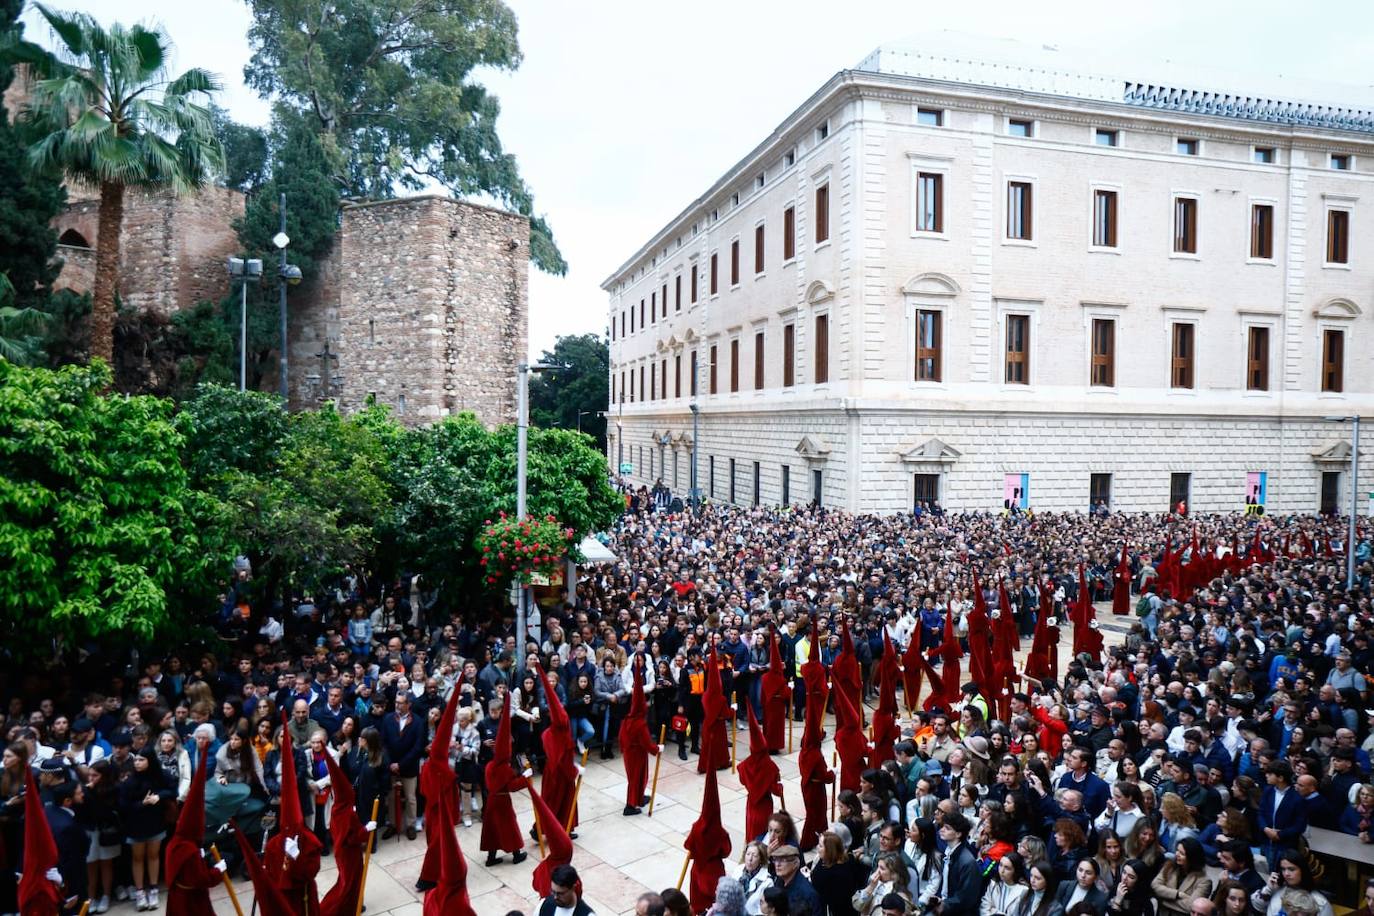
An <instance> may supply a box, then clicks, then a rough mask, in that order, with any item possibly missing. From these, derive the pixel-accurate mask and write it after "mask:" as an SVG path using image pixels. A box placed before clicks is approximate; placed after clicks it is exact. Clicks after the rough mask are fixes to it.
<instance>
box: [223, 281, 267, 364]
mask: <svg viewBox="0 0 1374 916" xmlns="http://www.w3.org/2000/svg"><path fill="white" fill-rule="evenodd" d="M228 267H229V282H230V284H231V285H232V284H233V283H234V281H236V280H237V281H238V283H239V287H240V289H241V292H242V294H241V296H240V298H239V391H247V390H248V284H249V283H257V282H258V281H259V280H261V279H262V261H260V260H258V259H257V258H248V259H244V258H230V259H229V264H228Z"/></svg>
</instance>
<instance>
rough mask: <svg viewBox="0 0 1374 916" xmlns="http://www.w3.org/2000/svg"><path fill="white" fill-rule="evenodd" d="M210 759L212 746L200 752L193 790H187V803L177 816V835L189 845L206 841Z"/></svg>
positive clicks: (192, 783)
mask: <svg viewBox="0 0 1374 916" xmlns="http://www.w3.org/2000/svg"><path fill="white" fill-rule="evenodd" d="M209 757H210V746H209V745H206V746H205V747H204V748H202V749H201V751H200V760H198V761H197V762H196V771H195V772H194V773H192V774H191V788H190V789H188V790H186V801H184V802H182V803H181V813H180V814H178V815H177V827H176V835H177V836H179V837H181V838H182V839H183V840H186V841H187V842H188V843H195V844H196V845H197V846H199V845H200V841H201V840H203V839H205V778H206V770H207V769H208V766H207V762H208V760H209Z"/></svg>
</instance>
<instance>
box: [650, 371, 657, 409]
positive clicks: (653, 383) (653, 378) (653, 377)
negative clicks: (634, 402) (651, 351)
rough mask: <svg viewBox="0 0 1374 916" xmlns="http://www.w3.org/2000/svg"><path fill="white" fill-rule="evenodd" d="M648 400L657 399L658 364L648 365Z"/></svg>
mask: <svg viewBox="0 0 1374 916" xmlns="http://www.w3.org/2000/svg"><path fill="white" fill-rule="evenodd" d="M649 400H651V401H657V400H658V366H656V365H650V366H649Z"/></svg>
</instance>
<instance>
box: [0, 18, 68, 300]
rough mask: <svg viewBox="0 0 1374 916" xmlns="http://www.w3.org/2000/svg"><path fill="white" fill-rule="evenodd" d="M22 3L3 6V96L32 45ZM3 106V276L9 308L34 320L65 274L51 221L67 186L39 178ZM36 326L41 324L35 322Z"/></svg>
mask: <svg viewBox="0 0 1374 916" xmlns="http://www.w3.org/2000/svg"><path fill="white" fill-rule="evenodd" d="M22 7H23V3H22V0H0V94H3V93H4V91H5V90H6V89H7V88H8V87H9V85H10V83H11V82H12V81H13V79H14V69H13V67H11V66H10V64H9V61H10V60H12V59H15V58H17V57H21V56H23V55H22V54H21V53H20V52H21V51H22V50H23V49H24V48H26V47H30V48H31V47H32V46H29V45H27V43H26V42H25V41H24V26H23V24H22V23H20V22H19V21H18V19H19V12H20V9H21V8H22ZM13 114H16V113H15V112H10V111H7V110H6V109H5V106H4V104H3V102H0V274H5V275H7V276H8V277H9V278H10V282H11V283H12V284H13V286H14V297H13V299H12V301H11V303H10V306H11V307H13V308H16V309H18V310H20V311H27V312H29V314H31V315H33V314H34V311H31V310H43V309H44V307H45V306H46V304H47V300H48V296H49V294H50V293H51V292H52V283H53V281H54V280H55V279H57V275H58V273H59V272H60V271H61V269H62V262H61V261H60V260H59V259H58V257H57V231H56V230H55V229H53V228H52V225H51V223H52V220H53V218H54V217H56V216H57V215H58V214H59V213H61V212H62V208H63V206H64V204H65V203H66V200H67V193H66V191H65V190H63V188H62V183H61V182H60V181H58V180H57V179H55V178H54V177H53V176H51V175H44V174H40V173H38V172H36V171H35V170H34V169H33V168H32V167H31V166H30V164H29V160H28V140H29V138H28V137H27V136H25V130H24V127H23V126H22V125H18V124H15V123H14V122H13V121H12V120H11V115H13ZM34 320H36V319H34Z"/></svg>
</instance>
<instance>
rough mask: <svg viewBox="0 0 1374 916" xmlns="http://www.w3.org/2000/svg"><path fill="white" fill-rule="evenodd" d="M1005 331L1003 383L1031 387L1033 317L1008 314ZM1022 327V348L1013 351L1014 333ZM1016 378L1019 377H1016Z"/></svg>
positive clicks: (1013, 313) (1022, 314)
mask: <svg viewBox="0 0 1374 916" xmlns="http://www.w3.org/2000/svg"><path fill="white" fill-rule="evenodd" d="M1004 324H1005V325H1006V327H1005V328H1004V330H1003V335H1002V336H1003V366H1002V382H1003V384H1006V385H1029V384H1030V378H1031V375H1030V373H1031V358H1030V357H1031V316H1030V315H1027V314H1024V313H1015V312H1012V313H1008V314H1007V315H1006V316H1005V322H1004ZM1018 326H1019V327H1020V328H1021V331H1022V334H1021V347H1020V349H1016V350H1013V349H1012V332H1013V330H1014V329H1015V328H1016V327H1018ZM1014 376H1019V378H1018V377H1014Z"/></svg>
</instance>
